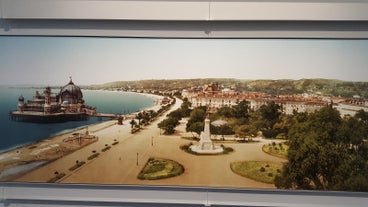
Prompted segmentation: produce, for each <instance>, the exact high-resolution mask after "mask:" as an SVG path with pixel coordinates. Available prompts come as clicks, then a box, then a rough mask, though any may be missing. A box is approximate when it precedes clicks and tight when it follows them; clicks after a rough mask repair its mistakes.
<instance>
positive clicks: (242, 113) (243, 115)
mask: <svg viewBox="0 0 368 207" xmlns="http://www.w3.org/2000/svg"><path fill="white" fill-rule="evenodd" d="M249 104H250V103H249V101H246V100H242V101H240V102H239V103H238V104H236V105H234V106H233V107H232V113H233V117H235V118H237V119H244V120H245V121H248V118H249V108H250V107H249Z"/></svg>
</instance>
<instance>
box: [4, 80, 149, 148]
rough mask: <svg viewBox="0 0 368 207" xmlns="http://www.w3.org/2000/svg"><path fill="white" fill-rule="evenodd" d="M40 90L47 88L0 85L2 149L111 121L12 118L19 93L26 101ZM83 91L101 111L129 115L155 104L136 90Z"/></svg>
mask: <svg viewBox="0 0 368 207" xmlns="http://www.w3.org/2000/svg"><path fill="white" fill-rule="evenodd" d="M36 90H38V91H39V92H40V93H42V91H43V89H42V88H39V89H35V88H29V87H11V86H0V152H4V151H8V150H11V149H15V148H17V147H20V146H24V145H27V144H31V143H34V142H37V141H40V140H43V139H46V138H48V137H50V136H54V135H57V134H60V133H64V132H67V131H71V130H74V129H76V128H80V127H84V126H87V125H90V124H94V123H98V122H101V121H104V120H107V118H102V119H101V118H96V117H90V119H89V120H86V121H69V122H63V123H47V124H45V123H29V122H17V121H12V120H10V118H9V112H10V111H12V110H16V109H17V105H18V98H19V96H20V95H22V96H23V97H24V98H25V100H30V99H32V98H33V96H34V94H35V91H36ZM52 92H53V93H58V92H59V91H58V90H57V89H52ZM82 93H83V98H84V100H85V102H86V104H87V105H89V106H92V107H96V108H97V112H100V113H116V114H129V113H133V112H136V111H139V110H142V109H144V108H148V107H151V106H153V105H154V104H155V100H154V99H153V98H151V97H148V96H143V95H141V94H135V93H126V92H117V91H94V90H82Z"/></svg>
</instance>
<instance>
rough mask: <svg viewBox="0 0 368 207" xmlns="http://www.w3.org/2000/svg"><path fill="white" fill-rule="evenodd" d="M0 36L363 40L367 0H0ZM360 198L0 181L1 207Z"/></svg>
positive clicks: (345, 201) (356, 200) (358, 199)
mask: <svg viewBox="0 0 368 207" xmlns="http://www.w3.org/2000/svg"><path fill="white" fill-rule="evenodd" d="M0 35H5V36H8V35H11V36H13V35H15V36H16V35H26V36H27V35H37V36H107V37H160V38H161V37H163V38H165V37H168V38H177V37H178V38H349V39H350V38H353V39H354V38H368V1H367V0H0ZM0 50H1V48H0ZM367 203H368V195H367V194H366V193H348V192H308V191H281V190H257V189H213V188H212V189H211V188H205V187H203V188H180V187H152V186H91V185H65V184H59V185H53V184H29V183H28V184H26V183H0V207H1V206H211V205H233V206H313V207H315V206H366V204H367Z"/></svg>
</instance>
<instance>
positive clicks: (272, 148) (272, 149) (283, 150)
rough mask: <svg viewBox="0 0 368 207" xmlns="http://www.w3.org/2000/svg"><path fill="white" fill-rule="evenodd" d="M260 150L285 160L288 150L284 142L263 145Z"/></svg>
mask: <svg viewBox="0 0 368 207" xmlns="http://www.w3.org/2000/svg"><path fill="white" fill-rule="evenodd" d="M262 150H263V151H264V152H265V153H267V154H270V155H273V156H276V157H280V158H284V159H287V153H288V150H289V146H288V145H287V144H285V143H284V142H282V143H277V144H276V143H275V142H273V143H271V144H268V145H263V147H262Z"/></svg>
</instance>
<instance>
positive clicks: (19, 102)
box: [18, 95, 24, 112]
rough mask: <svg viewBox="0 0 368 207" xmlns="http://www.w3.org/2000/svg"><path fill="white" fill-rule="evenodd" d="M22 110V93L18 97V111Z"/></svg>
mask: <svg viewBox="0 0 368 207" xmlns="http://www.w3.org/2000/svg"><path fill="white" fill-rule="evenodd" d="M23 110H24V97H23V96H22V95H20V96H19V98H18V111H20V112H23Z"/></svg>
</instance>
